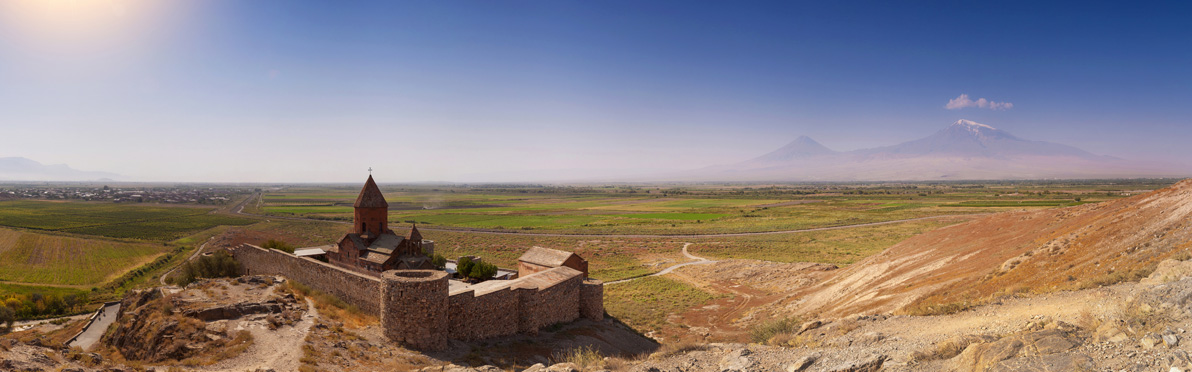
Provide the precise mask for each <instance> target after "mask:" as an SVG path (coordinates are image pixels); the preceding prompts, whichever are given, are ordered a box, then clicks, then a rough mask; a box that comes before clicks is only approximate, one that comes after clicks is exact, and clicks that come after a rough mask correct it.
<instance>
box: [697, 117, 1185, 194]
mask: <svg viewBox="0 0 1192 372" xmlns="http://www.w3.org/2000/svg"><path fill="white" fill-rule="evenodd" d="M695 173H697V174H698V175H694V174H693V175H690V176H688V177H684V178H687V179H695V178H698V179H701V180H709V181H713V180H714V181H930V180H999V179H1056V178H1059V179H1081V178H1086V179H1087V178H1119V177H1120V178H1133V177H1179V176H1187V175H1188V172H1187V170H1186V169H1171V167H1168V166H1162V165H1158V164H1150V163H1142V162H1132V161H1127V160H1123V159H1118V158H1114V157H1109V156H1100V155H1094V154H1091V153H1089V152H1087V151H1084V150H1081V149H1078V148H1075V147H1072V146H1067V145H1061V144H1057V143H1051V142H1043V141H1030V140H1025V139H1022V138H1018V137H1015V136H1014V135H1012V134H1010V133H1007V132H1006V131H1003V130H1000V129H997V128H994V127H991V126H988V125H985V124H981V123H977V122H973V121H969V120H959V121H957V122H955V123H953V124H952V125H950V126H948V127H947V128H944V129H943V130H941V131H939V132H936V133H935V134H933V135H931V136H929V137H926V138H922V139H918V140H914V141H909V142H904V143H900V144H897V145H893V146H886V147H878V148H872V149H862V150H855V151H848V152H839V151H833V150H831V149H829V148H827V147H824V146H823V145H821V144H819V143H818V142H816V141H815V140H813V139H811V138H808V137H805V136H804V137H799V138H798V139H795V141H794V142H791V143H789V144H787V145H786V146H783V147H782V148H779V149H777V150H774V151H773V152H770V153H768V154H765V155H762V156H759V157H757V158H754V159H750V160H748V161H744V162H741V163H738V164H732V165H722V166H713V167H708V168H704V169H701V170H699V171H697V172H695Z"/></svg>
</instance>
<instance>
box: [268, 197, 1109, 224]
mask: <svg viewBox="0 0 1192 372" xmlns="http://www.w3.org/2000/svg"><path fill="white" fill-rule="evenodd" d="M976 186H980V187H979V188H978V187H975V186H974V185H934V184H924V185H894V186H891V185H886V186H882V185H878V186H852V187H847V188H846V187H843V186H818V188H812V187H810V186H805V187H795V186H789V187H784V188H782V187H776V188H773V189H749V190H748V192H746V190H743V189H740V188H730V187H725V186H722V187H719V188H715V187H704V188H691V189H690V190H687V191H682V192H678V191H674V193H675V194H671V191H665V190H662V189H661V188H658V189H656V190H639V189H634V188H601V189H577V188H566V189H557V188H533V187H527V188H524V189H509V190H491V189H484V188H465V189H448V190H442V189H440V190H439V191H438V192H431V191H429V190H427V189H426V188H406V189H390V190H386V191H383V192H385V193H386V197H387V198H388V199H389V202H390V219H391V220H392V221H394V222H417V223H420V224H423V225H427V226H437V227H445V228H456V229H483V230H506V231H543V232H550V233H564V234H659V235H683V234H717V233H740V232H762V231H785V230H798V229H808V228H818V227H830V226H843V225H855V224H864V223H871V222H885V221H894V220H904V219H915V218H921V217H933V216H945V215H965V214H981V213H995V212H1000V211H1004V210H1005V209H1006V208H1009V207H1014V208H1051V207H1060V206H1069V205H1077V204H1081V203H1087V202H1098V201H1104V200H1111V199H1116V198H1119V197H1122V196H1124V195H1125V193H1122V192H1120V191H1114V190H1112V188H1110V187H1107V186H1105V185H1041V186H1040V185H1034V186H1032V185H1025V186H1024V185H1016V186H1013V187H1011V186H1001V187H994V186H984V185H976ZM1024 189H1025V190H1024ZM1103 190H1106V191H1103ZM630 191H631V192H630ZM783 191H786V192H783ZM341 192H342V193H340V194H335V193H331V192H330V190H327V189H311V190H307V191H305V192H304V191H302V190H301V189H289V190H286V191H280V192H276V193H266V194H265V195H264V197H263V198H262V205H261V208H260V211H261V212H262V213H265V214H268V215H278V216H301V217H307V218H316V219H326V220H338V221H349V220H351V216H352V207H351V203H352V200H353V199H354V198H355V191H354V190H341ZM1077 199H1080V201H1078V200H1077ZM429 200H435V202H434V203H430V202H422V201H429ZM430 205H434V207H431V206H430ZM424 206H426V207H427V208H431V209H423V207H424Z"/></svg>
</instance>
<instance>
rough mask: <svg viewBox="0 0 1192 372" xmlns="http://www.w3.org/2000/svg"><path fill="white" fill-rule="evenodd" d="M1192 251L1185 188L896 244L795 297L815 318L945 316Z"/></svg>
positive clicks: (1190, 188) (1106, 279)
mask: <svg viewBox="0 0 1192 372" xmlns="http://www.w3.org/2000/svg"><path fill="white" fill-rule="evenodd" d="M1190 246H1192V180H1186V181H1182V182H1180V183H1177V184H1175V185H1173V186H1171V187H1168V188H1165V189H1161V190H1157V191H1154V192H1151V193H1147V194H1143V195H1138V196H1134V197H1130V198H1126V199H1120V200H1116V201H1112V202H1105V203H1099V204H1088V205H1082V206H1076V207H1069V208H1062V209H1050V210H1041V211H1022V212H1008V213H1001V214H997V215H992V216H989V217H985V218H981V219H977V220H974V221H970V222H967V223H963V224H959V225H954V226H949V227H945V228H942V229H939V230H935V231H931V232H927V233H924V234H922V235H918V236H915V237H912V238H910V239H907V240H906V241H903V242H902V243H899V244H897V245H895V246H893V247H890V248H889V249H887V250H885V251H883V252H882V253H880V254H877V255H874V256H871V257H869V258H866V259H865V260H862V261H861V262H858V263H856V264H854V265H851V266H849V267H847V268H845V269H842V270H838V271H836V272H835V273H834V275H832V276H831V277H828V278H826V280H824V281H823V282H821V283H819V284H817V285H813V286H810V287H808V288H806V289H804V290H802V291H799V292H798V293H797V296H794V297H793V298H792V300H791V301H790V302H789V303H788V304H787V305H788V306H789V307H790V308H793V309H795V310H794V312H796V313H802V314H818V315H820V316H823V317H844V316H848V315H855V314H867V313H890V312H895V311H898V310H903V311H906V312H909V313H912V314H934V313H947V312H951V311H955V310H959V309H964V308H968V307H971V306H973V305H975V304H979V303H984V302H988V301H990V300H992V299H995V298H998V297H1000V296H1005V295H1013V294H1016V293H1047V292H1051V291H1055V290H1064V289H1079V288H1091V287H1097V286H1100V285H1107V284H1113V283H1117V282H1121V281H1125V280H1138V279H1141V278H1142V277H1145V276H1147V275H1148V274H1149V273H1150V272H1151V271H1153V270H1154V269H1155V267H1156V266H1157V265H1158V263H1159V262H1160V261H1162V260H1163V259H1166V258H1168V257H1171V256H1173V255H1176V254H1177V253H1179V254H1181V255H1187V252H1188V250H1189V247H1190Z"/></svg>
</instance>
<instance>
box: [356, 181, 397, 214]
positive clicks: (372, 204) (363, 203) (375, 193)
mask: <svg viewBox="0 0 1192 372" xmlns="http://www.w3.org/2000/svg"><path fill="white" fill-rule="evenodd" d="M352 206H353V207H356V208H389V203H388V202H386V201H385V195H381V189H380V188H377V183H376V181H373V178H372V175H369V176H368V181H365V182H364V188H363V189H360V196H357V197H356V204H353V205H352Z"/></svg>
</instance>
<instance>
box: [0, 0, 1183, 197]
mask: <svg viewBox="0 0 1192 372" xmlns="http://www.w3.org/2000/svg"><path fill="white" fill-rule="evenodd" d="M1038 3H1039V2H1025V1H1024V2H996V3H995V2H913V3H909V4H907V3H903V4H893V3H891V2H872V3H866V2H807V3H792V2H772V3H770V2H694V1H584V2H578V1H513V2H507V1H476V2H462V1H433V2H432V1H415V2H396V1H383V2H363V1H362V2H333V1H292V0H291V1H270V0H254V1H226V0H204V1H198V0H178V1H151V0H110V1H105V0H38V1H33V0H15V1H6V2H4V3H0V87H3V88H0V132H3V133H5V134H4V137H5V138H6V140H5V141H4V147H3V148H0V157H3V156H23V157H28V158H31V159H34V160H38V161H41V162H43V163H66V164H69V165H71V166H72V167H74V168H79V169H86V170H103V171H111V172H116V173H120V174H123V175H126V176H128V177H129V178H131V179H135V180H144V181H252V182H292V181H318V182H322V181H331V182H341V181H343V182H355V181H358V179H360V178H362V177H363V176H364V175H365V169H367V168H368V167H373V168H374V169H376V172H375V173H376V174H377V176H378V180H381V181H382V182H407V181H477V180H493V181H517V180H522V181H535V180H550V179H566V178H574V177H581V176H582V177H593V176H594V177H612V176H614V175H625V174H635V173H643V172H645V173H648V172H659V171H668V170H676V169H693V168H700V167H703V166H706V165H712V164H723V163H732V162H737V161H741V160H745V159H748V158H752V157H754V156H757V155H760V154H763V153H765V152H768V151H770V150H772V149H775V148H778V147H780V146H782V145H783V144H785V143H786V142H789V141H791V140H793V139H794V138H795V137H797V136H799V135H808V136H811V137H813V138H815V139H817V140H818V141H820V142H821V143H823V144H824V145H826V146H828V147H831V148H833V149H836V150H851V149H857V148H864V147H873V146H879V145H889V144H894V143H897V142H901V141H906V140H912V139H916V138H920V137H924V136H927V135H929V134H931V133H933V132H935V131H936V130H939V129H940V128H943V127H945V126H946V125H948V124H949V123H952V122H954V121H956V120H957V119H961V118H965V119H970V120H974V121H978V122H982V123H986V124H989V125H992V126H995V127H998V128H1001V129H1004V130H1007V131H1009V132H1011V133H1014V134H1016V135H1018V136H1020V137H1024V138H1028V139H1035V140H1046V141H1052V142H1060V143H1065V144H1069V145H1073V146H1077V147H1081V148H1084V149H1086V150H1089V151H1092V152H1095V153H1099V154H1107V155H1114V156H1118V157H1124V158H1131V159H1160V160H1168V161H1179V162H1182V161H1183V159H1187V158H1189V157H1192V146H1188V145H1187V142H1188V140H1189V139H1192V125H1189V121H1188V118H1189V117H1192V115H1190V114H1192V105H1190V104H1189V103H1188V102H1190V101H1192V67H1190V66H1192V43H1190V42H1188V41H1189V40H1192V22H1188V20H1189V19H1192V5H1188V3H1176V2H1172V3H1166V4H1165V3H1154V4H1144V5H1139V4H1132V3H1126V2H1121V3H1109V4H1098V3H1093V2H1081V3H1079V5H1078V6H1074V5H1067V4H1038ZM961 94H967V95H968V97H970V99H971V100H974V101H976V100H978V99H980V98H985V99H987V100H990V101H993V102H999V103H1010V104H1012V107H1010V108H1001V107H999V108H998V109H990V108H981V107H966V108H959V109H947V108H945V105H947V104H948V102H949V100H952V99H956V98H957V97H959V96H960V95H961Z"/></svg>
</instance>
